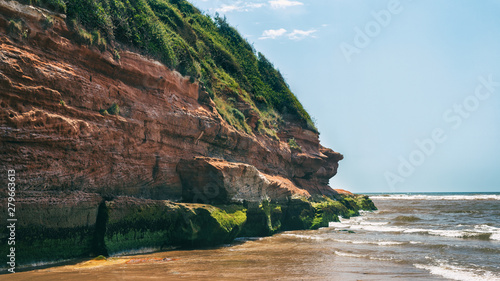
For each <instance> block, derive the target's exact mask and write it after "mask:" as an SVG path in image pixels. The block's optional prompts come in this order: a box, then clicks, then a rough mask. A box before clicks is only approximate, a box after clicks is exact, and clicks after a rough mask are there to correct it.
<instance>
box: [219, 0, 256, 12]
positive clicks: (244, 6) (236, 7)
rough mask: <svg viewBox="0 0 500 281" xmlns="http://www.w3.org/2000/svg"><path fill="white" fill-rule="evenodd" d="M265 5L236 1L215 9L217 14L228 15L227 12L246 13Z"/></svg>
mask: <svg viewBox="0 0 500 281" xmlns="http://www.w3.org/2000/svg"><path fill="white" fill-rule="evenodd" d="M265 5H266V4H264V3H249V2H244V3H243V2H241V1H238V2H236V3H235V4H232V5H222V6H221V7H220V8H217V9H215V11H216V12H218V13H229V12H235V11H236V12H248V11H250V10H253V9H257V8H262V7H263V6H265Z"/></svg>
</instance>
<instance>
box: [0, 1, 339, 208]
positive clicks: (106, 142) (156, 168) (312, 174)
mask: <svg viewBox="0 0 500 281" xmlns="http://www.w3.org/2000/svg"><path fill="white" fill-rule="evenodd" d="M6 3H11V5H12V6H13V7H15V8H16V9H14V8H9V5H7V4H5V2H4V4H2V6H1V13H2V17H1V18H0V32H1V37H0V40H1V41H0V44H1V51H0V91H1V96H0V98H1V101H0V124H1V129H0V130H1V131H0V137H1V139H2V156H1V157H2V162H3V163H4V164H5V165H6V166H8V167H9V168H10V169H15V170H16V172H17V173H19V174H21V175H22V177H20V178H19V185H20V186H23V190H24V191H27V192H28V191H46V190H59V191H62V190H81V191H85V192H92V193H94V192H96V193H99V194H103V195H108V194H111V195H129V196H138V197H144V198H151V199H180V198H181V195H182V184H181V181H180V178H179V174H178V173H177V171H176V167H177V164H178V163H179V161H180V160H181V159H192V158H193V157H194V156H206V157H212V158H218V159H223V160H226V161H228V162H240V163H246V164H249V165H253V166H255V167H256V168H257V169H258V170H260V171H262V172H264V173H267V174H270V175H279V176H281V177H284V178H287V179H289V180H290V181H291V182H292V183H293V184H294V185H295V186H296V189H297V190H299V189H301V190H305V191H307V192H309V193H310V194H317V193H320V194H332V192H333V191H332V190H331V189H330V188H328V187H327V184H328V180H329V178H331V177H332V176H334V175H335V174H336V171H337V166H338V164H337V163H338V161H339V160H340V159H341V158H342V156H341V155H340V154H338V153H335V152H333V151H331V150H329V149H325V148H323V147H321V145H320V144H319V141H318V135H317V134H316V133H314V132H312V131H309V130H304V129H302V128H300V126H298V125H297V124H293V123H289V124H287V126H286V127H285V129H284V130H282V131H281V132H279V136H280V138H281V141H277V140H275V139H272V138H269V137H267V136H262V135H249V134H247V133H244V132H241V131H237V130H235V129H234V128H233V127H232V126H230V125H229V124H228V123H226V122H225V121H224V120H223V119H222V118H221V116H220V115H219V114H218V112H217V110H216V109H215V106H214V103H213V101H212V100H211V99H210V97H209V96H208V94H207V93H206V92H204V91H202V90H200V87H199V86H198V84H197V83H191V82H190V79H189V77H182V76H181V75H180V74H179V73H177V72H175V71H171V70H169V69H168V68H167V67H165V66H163V65H162V64H160V63H159V62H157V61H154V60H150V59H147V58H145V57H142V56H140V55H138V54H136V53H132V52H127V51H123V52H121V53H120V57H121V58H120V59H119V60H115V59H113V56H112V55H111V54H110V53H109V52H104V53H102V52H100V51H99V50H97V49H96V48H90V49H89V48H88V47H85V46H80V45H78V44H75V43H73V42H72V41H71V40H70V39H68V38H69V37H70V35H71V32H70V31H69V30H68V29H67V27H66V24H65V22H64V20H63V19H62V18H58V17H57V16H54V19H55V20H54V27H53V28H51V29H47V30H45V29H44V28H43V27H42V24H41V23H42V22H43V20H44V17H45V16H46V13H47V12H45V14H44V12H43V10H40V9H33V8H30V7H28V6H23V5H13V4H12V3H16V2H6ZM19 17H21V18H23V20H24V25H23V28H24V29H25V31H24V34H26V35H24V37H23V35H19V36H18V35H16V34H14V35H12V34H11V36H8V35H7V34H9V21H8V19H9V18H19ZM113 103H116V104H117V105H118V106H119V115H102V114H101V113H100V112H99V111H100V110H102V109H107V108H109V107H110V106H111V105H112V104H113ZM290 138H295V140H296V141H297V143H298V144H299V145H300V146H301V148H302V151H301V152H299V151H291V149H290V147H289V146H288V144H287V142H286V141H287V140H288V139H290ZM294 189H295V187H294ZM300 192H301V191H299V193H300Z"/></svg>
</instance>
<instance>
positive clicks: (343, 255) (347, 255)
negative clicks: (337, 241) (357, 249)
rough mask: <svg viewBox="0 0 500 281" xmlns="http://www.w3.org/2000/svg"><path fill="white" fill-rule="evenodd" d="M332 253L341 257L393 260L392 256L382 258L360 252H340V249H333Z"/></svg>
mask: <svg viewBox="0 0 500 281" xmlns="http://www.w3.org/2000/svg"><path fill="white" fill-rule="evenodd" d="M334 253H335V254H336V255H337V256H341V257H352V258H364V259H370V260H377V261H393V259H392V258H383V257H377V256H372V255H360V254H354V253H346V252H341V251H334Z"/></svg>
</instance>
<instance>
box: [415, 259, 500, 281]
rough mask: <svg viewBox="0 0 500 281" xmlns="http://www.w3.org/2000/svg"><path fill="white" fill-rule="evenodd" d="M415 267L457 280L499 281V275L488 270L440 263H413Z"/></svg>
mask: <svg viewBox="0 0 500 281" xmlns="http://www.w3.org/2000/svg"><path fill="white" fill-rule="evenodd" d="M414 266H415V267H416V268H420V269H425V270H428V271H429V272H430V273H431V274H434V275H438V276H442V277H444V278H448V279H452V280H459V281H500V276H499V275H497V274H495V273H493V272H489V271H480V270H476V269H472V268H462V267H458V266H453V265H449V264H446V263H440V264H439V265H424V264H415V265H414Z"/></svg>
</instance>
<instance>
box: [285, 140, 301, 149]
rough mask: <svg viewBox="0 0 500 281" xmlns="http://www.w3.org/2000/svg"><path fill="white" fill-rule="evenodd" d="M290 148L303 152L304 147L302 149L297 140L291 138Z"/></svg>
mask: <svg viewBox="0 0 500 281" xmlns="http://www.w3.org/2000/svg"><path fill="white" fill-rule="evenodd" d="M288 146H289V147H290V149H292V150H298V151H302V147H300V145H299V144H298V143H297V141H296V140H295V138H291V139H289V140H288Z"/></svg>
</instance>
